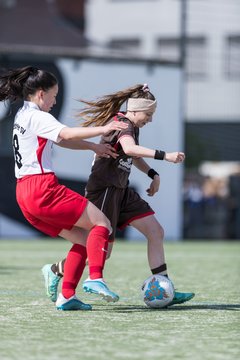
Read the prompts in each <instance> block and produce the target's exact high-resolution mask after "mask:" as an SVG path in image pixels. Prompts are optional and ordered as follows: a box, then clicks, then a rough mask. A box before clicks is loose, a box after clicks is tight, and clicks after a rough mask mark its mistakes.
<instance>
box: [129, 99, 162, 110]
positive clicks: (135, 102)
mask: <svg viewBox="0 0 240 360" xmlns="http://www.w3.org/2000/svg"><path fill="white" fill-rule="evenodd" d="M156 107H157V100H149V99H144V98H129V99H128V102H127V111H151V112H154V111H155V110H156Z"/></svg>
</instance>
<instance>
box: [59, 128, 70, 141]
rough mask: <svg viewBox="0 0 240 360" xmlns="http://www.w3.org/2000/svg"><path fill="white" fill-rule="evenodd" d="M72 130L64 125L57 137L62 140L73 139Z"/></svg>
mask: <svg viewBox="0 0 240 360" xmlns="http://www.w3.org/2000/svg"><path fill="white" fill-rule="evenodd" d="M72 135H73V134H72V131H71V129H70V128H68V127H64V128H63V129H62V130H61V131H60V133H59V137H60V138H61V139H62V140H73V136H72Z"/></svg>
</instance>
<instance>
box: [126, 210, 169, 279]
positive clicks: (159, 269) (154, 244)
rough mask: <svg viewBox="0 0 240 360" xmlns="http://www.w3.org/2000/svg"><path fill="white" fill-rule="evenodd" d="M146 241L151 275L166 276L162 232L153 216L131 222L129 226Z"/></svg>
mask: <svg viewBox="0 0 240 360" xmlns="http://www.w3.org/2000/svg"><path fill="white" fill-rule="evenodd" d="M130 225H132V226H133V227H134V228H135V229H137V230H138V231H140V232H141V233H142V234H143V235H144V236H145V237H146V239H147V253H148V263H149V267H150V269H151V272H152V274H161V275H165V276H167V265H166V262H165V254H164V247H163V237H164V230H163V228H162V226H161V225H160V224H159V222H158V221H157V219H156V217H155V216H154V215H149V216H144V217H142V218H139V219H136V220H133V221H132V222H131V224H130Z"/></svg>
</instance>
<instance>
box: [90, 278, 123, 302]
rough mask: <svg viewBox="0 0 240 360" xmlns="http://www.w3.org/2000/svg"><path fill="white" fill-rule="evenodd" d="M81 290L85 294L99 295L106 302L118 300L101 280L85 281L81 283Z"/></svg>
mask: <svg viewBox="0 0 240 360" xmlns="http://www.w3.org/2000/svg"><path fill="white" fill-rule="evenodd" d="M83 290H84V291H85V292H87V293H92V294H97V295H100V296H101V297H102V298H103V299H104V300H106V301H107V302H116V301H118V300H119V296H118V295H117V294H115V293H114V292H112V291H111V290H109V288H108V287H107V285H106V283H105V282H104V281H103V280H99V279H97V280H90V279H87V280H85V281H84V282H83Z"/></svg>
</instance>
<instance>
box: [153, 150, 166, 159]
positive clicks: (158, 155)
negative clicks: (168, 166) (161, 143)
mask: <svg viewBox="0 0 240 360" xmlns="http://www.w3.org/2000/svg"><path fill="white" fill-rule="evenodd" d="M165 154H166V153H165V151H162V150H156V151H155V155H154V159H156V160H164V158H165Z"/></svg>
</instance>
